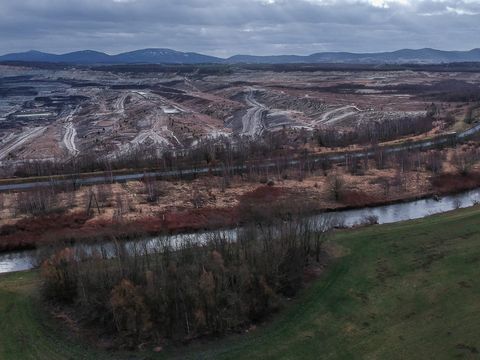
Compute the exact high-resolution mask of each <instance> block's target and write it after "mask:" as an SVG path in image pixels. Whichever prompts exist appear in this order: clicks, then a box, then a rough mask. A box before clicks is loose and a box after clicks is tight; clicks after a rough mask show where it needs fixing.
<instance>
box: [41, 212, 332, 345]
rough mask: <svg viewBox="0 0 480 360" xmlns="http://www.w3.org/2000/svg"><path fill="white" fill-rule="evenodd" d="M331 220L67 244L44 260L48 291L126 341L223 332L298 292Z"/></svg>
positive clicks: (254, 318)
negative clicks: (87, 247) (87, 245)
mask: <svg viewBox="0 0 480 360" xmlns="http://www.w3.org/2000/svg"><path fill="white" fill-rule="evenodd" d="M329 228H330V225H329V223H328V221H327V220H326V219H325V221H324V222H316V223H313V222H312V221H308V220H293V221H290V222H284V221H277V222H275V223H274V224H273V225H272V226H266V227H265V226H261V227H256V226H248V227H246V228H245V229H243V230H238V231H236V232H218V233H215V234H211V235H209V236H207V237H202V236H197V237H184V238H181V239H180V238H164V237H160V238H157V239H156V240H154V241H152V240H150V241H140V242H136V243H133V244H129V245H125V244H123V245H122V244H120V243H114V244H108V245H105V246H104V247H98V249H97V251H95V252H94V253H93V254H92V253H91V252H82V251H81V249H79V250H77V251H76V253H75V256H73V257H71V256H66V254H70V253H69V251H63V252H61V253H60V254H59V255H56V256H54V257H52V258H51V259H50V260H48V261H47V262H46V263H45V265H44V266H43V268H44V271H43V274H44V280H45V289H46V291H45V293H46V294H47V295H48V297H49V298H50V299H53V300H57V301H70V302H73V303H74V304H75V306H76V312H77V313H79V314H82V317H83V318H84V319H86V321H87V322H89V323H92V322H93V323H95V324H96V325H97V326H100V327H101V328H102V329H103V331H105V332H107V333H114V334H116V336H117V339H118V340H119V341H118V344H119V345H120V344H123V345H127V346H128V347H131V346H134V345H135V344H138V343H139V342H144V341H148V340H151V341H152V342H158V341H159V339H163V338H166V339H177V340H188V339H192V338H195V337H198V336H203V335H208V334H224V333H226V332H229V331H236V330H240V329H243V328H245V327H247V326H249V325H250V324H251V323H252V322H256V321H259V320H261V319H263V318H265V316H267V315H268V314H270V313H272V312H274V311H276V310H277V309H278V308H279V307H280V306H281V304H282V298H283V296H293V295H295V293H296V292H297V291H298V289H299V288H300V287H301V286H302V279H303V271H304V269H305V268H306V267H307V266H312V264H315V263H316V262H317V260H318V259H319V253H320V251H321V250H320V249H321V244H322V243H323V241H324V239H325V234H326V231H327V230H328V229H329ZM66 279H67V280H68V281H67V280H66ZM72 279H73V282H74V287H73V290H72Z"/></svg>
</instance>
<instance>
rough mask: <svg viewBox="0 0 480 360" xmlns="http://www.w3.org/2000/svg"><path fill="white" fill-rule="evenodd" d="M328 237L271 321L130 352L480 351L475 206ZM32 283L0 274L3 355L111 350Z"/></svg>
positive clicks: (408, 354) (285, 355) (66, 355)
mask: <svg viewBox="0 0 480 360" xmlns="http://www.w3.org/2000/svg"><path fill="white" fill-rule="evenodd" d="M331 241H332V243H334V244H336V245H338V246H339V247H341V249H342V252H343V253H344V256H343V257H341V258H339V259H337V260H336V261H335V263H334V264H332V265H331V266H330V268H329V270H328V271H327V273H326V274H325V275H324V276H323V277H322V278H321V279H319V280H317V281H316V282H315V283H313V284H312V285H311V286H309V287H308V289H306V290H304V291H303V292H302V293H301V294H300V295H299V296H298V298H297V299H295V300H292V303H291V306H289V307H288V308H287V309H285V310H283V311H282V312H281V313H280V314H278V315H277V316H276V317H275V318H274V319H273V321H271V322H269V323H268V324H267V325H264V326H259V327H258V328H257V330H255V331H252V332H250V333H249V334H247V335H244V336H234V337H231V338H227V339H222V340H218V341H209V342H208V343H205V344H195V345H192V346H190V347H188V348H183V349H180V350H179V349H166V350H165V351H164V352H163V353H160V354H154V353H148V352H147V353H146V352H142V353H138V354H137V355H136V357H133V358H138V359H156V358H160V359H162V358H170V357H177V358H194V359H205V358H213V359H249V360H252V359H452V358H465V359H475V358H480V353H479V352H480V276H479V275H480V208H478V207H477V208H474V209H467V210H458V211H455V212H452V213H449V214H445V215H441V216H433V217H429V218H427V219H424V220H419V221H412V222H405V223H401V224H395V225H383V226H373V227H369V228H365V229H358V230H350V231H341V232H338V233H337V234H335V236H334V237H333V239H332V240H331ZM37 284H38V275H37V273H35V272H29V273H20V274H11V275H7V276H3V277H0V359H2V360H3V359H5V360H10V359H102V358H108V357H107V355H106V354H104V353H100V352H96V351H94V350H92V349H88V350H87V349H86V348H85V347H84V346H82V345H81V344H80V343H79V342H78V340H72V339H69V338H67V337H66V335H65V334H64V332H62V331H59V330H58V328H56V327H55V326H54V325H53V324H52V323H51V321H49V320H48V319H46V318H45V315H43V316H42V315H41V307H39V305H38V303H37V300H36V299H37V298H38V296H37V294H36V287H37ZM112 358H115V359H119V358H132V357H131V356H130V355H128V354H127V355H125V354H115V355H114V356H112Z"/></svg>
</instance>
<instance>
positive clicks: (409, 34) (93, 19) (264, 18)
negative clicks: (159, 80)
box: [0, 0, 480, 56]
mask: <svg viewBox="0 0 480 360" xmlns="http://www.w3.org/2000/svg"><path fill="white" fill-rule="evenodd" d="M147 47H165V48H172V49H175V50H181V51H196V52H201V53H205V54H210V55H217V56H230V55H233V54H257V55H267V54H302V55H304V54H311V53H314V52H320V51H353V52H368V51H385V50H386V51H388V50H397V49H400V48H422V47H433V48H438V49H445V50H453V49H455V50H466V49H472V48H476V47H480V0H426V1H423V0H420V1H415V0H0V53H8V52H16V51H25V50H30V49H36V50H42V51H48V52H54V53H63V52H68V51H74V50H80V49H92V50H99V51H104V52H107V53H110V54H113V53H118V52H123V51H129V50H135V49H140V48H147Z"/></svg>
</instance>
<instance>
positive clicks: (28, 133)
mask: <svg viewBox="0 0 480 360" xmlns="http://www.w3.org/2000/svg"><path fill="white" fill-rule="evenodd" d="M46 129H47V127H46V126H39V127H34V128H30V129H27V130H25V131H24V132H22V133H21V134H19V135H18V136H15V138H14V140H13V141H11V142H10V143H7V144H6V145H5V146H4V147H2V148H1V149H0V160H2V159H4V158H6V157H7V156H8V154H9V153H11V152H12V151H13V150H15V149H17V148H19V147H20V146H22V145H23V144H25V143H26V142H28V141H30V140H32V139H33V138H35V137H37V136H40V135H41V134H42V133H43V132H44V131H45V130H46Z"/></svg>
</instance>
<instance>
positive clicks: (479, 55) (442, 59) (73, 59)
mask: <svg viewBox="0 0 480 360" xmlns="http://www.w3.org/2000/svg"><path fill="white" fill-rule="evenodd" d="M0 61H26V62H48V63H67V64H79V65H93V64H205V63H210V64H212V63H213V64H240V63H248V64H294V63H311V64H321V63H343V64H406V63H411V64H440V63H454V62H477V61H478V62H480V49H473V50H470V51H442V50H435V49H428V48H426V49H419V50H411V49H403V50H397V51H392V52H379V53H349V52H321V53H315V54H312V55H308V56H299V55H275V56H254V55H235V56H232V57H230V58H228V59H222V58H219V57H214V56H208V55H202V54H198V53H193V52H181V51H175V50H171V49H143V50H136V51H131V52H126V53H122V54H118V55H108V54H105V53H102V52H98V51H92V50H84V51H76V52H72V53H68V54H61V55H56V54H49V53H44V52H40V51H34V50H31V51H27V52H22V53H14V54H7V55H3V56H0Z"/></svg>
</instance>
